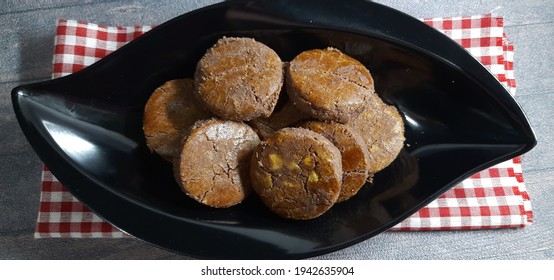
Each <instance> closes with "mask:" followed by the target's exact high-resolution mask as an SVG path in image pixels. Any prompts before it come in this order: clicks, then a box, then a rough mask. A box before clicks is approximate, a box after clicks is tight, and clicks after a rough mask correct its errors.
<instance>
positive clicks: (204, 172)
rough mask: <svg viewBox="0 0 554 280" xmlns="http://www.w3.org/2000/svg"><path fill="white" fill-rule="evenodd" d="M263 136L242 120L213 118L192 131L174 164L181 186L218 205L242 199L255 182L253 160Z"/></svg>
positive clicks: (191, 193)
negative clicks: (254, 151) (250, 169)
mask: <svg viewBox="0 0 554 280" xmlns="http://www.w3.org/2000/svg"><path fill="white" fill-rule="evenodd" d="M259 143H260V138H259V137H258V135H257V134H256V132H254V130H253V129H252V128H250V126H248V125H247V124H245V123H242V122H236V121H228V120H220V119H209V120H203V121H199V122H197V123H196V124H195V125H194V126H193V127H192V128H191V130H190V132H189V133H188V136H187V137H186V138H185V141H184V143H183V146H182V150H181V153H180V157H179V158H177V159H176V161H175V162H174V164H173V166H174V169H175V172H174V173H175V177H176V179H177V182H178V183H179V185H180V186H181V189H182V190H183V191H184V192H185V193H186V194H187V195H188V196H189V197H191V198H193V199H194V200H196V201H198V202H200V203H202V204H205V205H208V206H211V207H216V208H225V207H230V206H233V205H236V204H238V203H240V202H242V201H243V200H244V199H245V198H246V196H247V195H248V193H249V191H250V189H251V184H250V177H249V162H250V157H251V155H252V151H253V150H254V148H255V147H256V146H257V145H258V144H259Z"/></svg>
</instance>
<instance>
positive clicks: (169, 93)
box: [143, 79, 211, 161]
mask: <svg viewBox="0 0 554 280" xmlns="http://www.w3.org/2000/svg"><path fill="white" fill-rule="evenodd" d="M193 87H194V80H192V79H179V80H171V81H168V82H166V83H164V84H163V85H161V86H160V87H158V88H157V89H156V90H155V91H154V93H152V95H151V96H150V98H149V99H148V102H147V103H146V107H145V109H144V119H143V130H144V135H145V138H146V145H147V146H148V148H149V149H150V151H153V152H155V153H157V154H158V155H160V156H161V157H162V158H164V159H166V160H168V161H172V160H173V157H174V156H176V155H177V154H178V153H179V151H180V149H181V141H182V140H183V136H184V133H185V131H186V130H187V129H188V128H189V127H191V126H192V125H193V124H194V123H195V122H196V121H198V120H200V119H206V118H209V117H210V116H211V114H210V113H209V112H207V111H206V110H204V109H203V108H202V106H201V105H200V104H198V102H197V101H196V100H195V98H194V95H193V94H192V92H193Z"/></svg>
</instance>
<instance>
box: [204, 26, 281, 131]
mask: <svg viewBox="0 0 554 280" xmlns="http://www.w3.org/2000/svg"><path fill="white" fill-rule="evenodd" d="M194 79H195V81H196V86H195V94H196V95H197V96H198V98H199V100H201V101H202V102H203V103H204V104H205V105H206V107H207V108H208V110H209V111H211V112H212V113H214V114H215V115H217V116H219V117H222V118H224V119H230V120H237V121H248V120H252V119H254V118H257V117H268V116H269V115H270V114H271V112H272V111H273V108H274V107H275V104H276V103H277V99H278V97H279V92H280V91H281V87H282V85H283V80H284V74H283V62H282V61H281V59H280V58H279V56H278V55H277V53H275V51H273V50H272V49H271V48H269V47H268V46H266V45H264V44H262V43H260V42H257V41H255V40H254V39H250V38H227V37H223V38H222V39H219V40H218V41H217V43H216V44H215V45H214V46H212V47H211V48H210V49H208V51H207V52H206V54H205V55H204V56H203V57H202V59H200V61H199V62H198V64H197V67H196V72H195V74H194Z"/></svg>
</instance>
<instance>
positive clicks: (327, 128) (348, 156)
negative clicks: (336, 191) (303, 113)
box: [301, 121, 369, 202]
mask: <svg viewBox="0 0 554 280" xmlns="http://www.w3.org/2000/svg"><path fill="white" fill-rule="evenodd" d="M301 127H304V128H307V129H309V130H312V131H314V132H317V133H319V134H321V135H323V136H324V137H325V138H327V139H329V141H331V142H332V143H333V144H334V145H335V146H336V147H337V148H338V149H339V151H340V154H341V158H342V187H341V190H340V195H339V198H338V199H337V202H343V201H345V200H347V199H349V198H350V197H352V196H354V195H355V194H356V193H358V191H359V190H360V188H361V187H362V186H363V185H364V184H365V183H366V182H367V180H368V177H369V153H368V150H367V146H366V144H365V142H364V139H363V138H362V136H361V135H360V134H359V133H358V132H357V131H356V130H355V129H353V128H351V127H350V126H347V125H344V124H340V123H336V122H321V121H309V122H306V123H303V124H302V125H301Z"/></svg>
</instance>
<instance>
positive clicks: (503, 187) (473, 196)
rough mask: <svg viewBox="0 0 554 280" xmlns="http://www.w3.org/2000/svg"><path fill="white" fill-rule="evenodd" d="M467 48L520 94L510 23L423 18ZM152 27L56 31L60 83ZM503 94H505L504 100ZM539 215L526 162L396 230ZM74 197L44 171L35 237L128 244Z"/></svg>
mask: <svg viewBox="0 0 554 280" xmlns="http://www.w3.org/2000/svg"><path fill="white" fill-rule="evenodd" d="M424 22H425V23H427V24H429V25H431V26H433V27H434V28H436V29H438V30H440V31H442V32H444V33H445V34H446V35H448V36H449V37H451V38H452V39H454V40H456V41H457V42H458V43H460V44H461V45H462V46H463V47H464V48H466V49H467V50H468V51H469V52H471V54H472V55H474V56H475V57H476V58H478V59H479V60H480V61H481V62H482V63H483V64H484V65H485V66H486V67H488V68H489V69H490V70H491V72H492V73H493V74H495V75H496V76H497V78H498V80H499V81H500V82H501V83H503V84H504V85H505V86H506V87H507V88H508V89H509V92H510V93H511V94H515V86H516V85H515V80H514V74H513V52H514V49H513V45H512V44H511V43H510V42H509V41H508V40H507V38H506V36H505V34H504V33H503V19H502V18H501V17H495V16H492V15H488V14H487V15H482V16H472V17H455V18H434V19H424ZM151 28H152V27H151V26H133V27H108V26H101V25H97V24H92V23H85V22H78V21H73V20H60V21H59V22H58V26H57V33H56V40H55V53H54V72H53V78H57V77H61V76H65V75H68V74H71V73H74V72H76V71H79V70H81V69H83V68H84V67H86V66H88V65H90V64H92V63H94V62H95V61H97V60H99V59H101V58H102V57H104V56H106V55H107V54H109V53H111V52H113V51H114V50H116V49H117V48H119V47H121V46H122V45H124V44H126V43H128V42H129V41H131V40H133V39H135V38H136V37H138V36H140V35H141V34H143V33H144V32H146V31H148V30H150V29H151ZM499 94H502V93H499ZM532 217H533V212H532V210H531V204H530V201H529V196H528V194H527V192H526V190H525V186H524V183H523V176H522V171H521V161H520V158H519V157H518V158H514V159H512V160H508V161H506V162H503V163H501V164H498V165H496V166H494V167H492V168H489V169H486V170H484V171H482V172H479V173H477V174H475V175H473V176H471V177H470V178H468V179H466V180H464V181H463V182H461V183H460V184H459V185H457V186H456V187H454V188H453V189H451V190H450V191H448V192H446V193H445V194H443V195H441V196H440V197H439V198H438V199H436V200H435V201H433V202H431V203H430V204H429V205H428V206H426V207H425V208H423V209H421V210H420V211H419V212H417V213H415V214H414V215H412V216H411V217H409V218H407V219H406V220H404V221H403V222H401V223H400V224H398V225H396V226H395V227H393V228H392V230H461V229H488V228H512V227H523V226H525V225H528V224H530V223H531V222H532ZM125 236H127V235H126V234H125V233H122V232H121V231H119V230H118V229H116V228H114V227H113V226H111V225H110V224H109V223H107V222H104V221H103V220H102V219H100V218H99V217H98V216H96V215H95V214H94V213H92V212H91V211H90V210H89V209H88V208H87V207H86V206H84V205H83V204H81V203H80V202H79V201H78V200H77V199H76V198H75V197H73V196H72V195H71V194H70V193H69V192H68V191H67V189H66V188H65V187H64V186H63V185H62V184H61V183H60V182H59V181H58V180H57V179H56V177H55V176H54V175H52V173H51V172H50V171H49V170H48V168H47V167H46V166H45V167H44V168H43V171H42V189H41V197H40V209H39V214H38V221H37V226H36V231H35V237H37V238H43V237H73V238H79V237H125Z"/></svg>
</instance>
